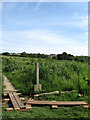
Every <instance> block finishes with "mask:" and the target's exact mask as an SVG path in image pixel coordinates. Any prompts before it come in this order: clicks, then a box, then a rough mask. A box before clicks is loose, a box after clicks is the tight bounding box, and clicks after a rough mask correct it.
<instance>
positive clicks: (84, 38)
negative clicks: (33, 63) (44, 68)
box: [1, 2, 88, 55]
mask: <svg viewBox="0 0 90 120" xmlns="http://www.w3.org/2000/svg"><path fill="white" fill-rule="evenodd" d="M2 36H3V37H2V38H3V39H2V51H1V52H5V51H8V52H23V51H25V52H28V53H44V54H51V53H55V54H59V53H62V52H67V53H70V54H73V55H88V3H87V2H86V3H85V2H72V3H71V2H64V3H63V2H56V3H55V2H20V3H19V2H13V3H12V2H4V3H3V5H2Z"/></svg>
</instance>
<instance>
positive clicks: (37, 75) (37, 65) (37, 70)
mask: <svg viewBox="0 0 90 120" xmlns="http://www.w3.org/2000/svg"><path fill="white" fill-rule="evenodd" d="M36 82H37V83H36V84H37V86H38V85H39V64H38V63H37V64H36Z"/></svg>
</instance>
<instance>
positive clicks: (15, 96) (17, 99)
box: [13, 93, 25, 109]
mask: <svg viewBox="0 0 90 120" xmlns="http://www.w3.org/2000/svg"><path fill="white" fill-rule="evenodd" d="M13 96H14V98H15V100H16V101H17V103H18V105H19V107H20V108H21V109H23V108H25V106H24V104H23V103H22V101H21V100H20V98H19V96H18V95H17V94H16V93H13Z"/></svg>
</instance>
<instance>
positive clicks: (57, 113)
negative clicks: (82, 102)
mask: <svg viewBox="0 0 90 120" xmlns="http://www.w3.org/2000/svg"><path fill="white" fill-rule="evenodd" d="M10 118H15V120H16V119H19V118H21V119H30V118H33V119H34V118H35V119H40V118H42V119H43V118H48V119H49V118H53V119H54V118H59V119H60V118H66V119H70V118H83V119H84V118H88V109H86V108H83V107H82V106H74V107H59V108H58V109H50V107H49V106H46V107H36V106H33V108H32V110H30V111H27V112H20V111H13V112H9V114H7V112H5V111H3V120H7V119H8V120H9V119H10Z"/></svg>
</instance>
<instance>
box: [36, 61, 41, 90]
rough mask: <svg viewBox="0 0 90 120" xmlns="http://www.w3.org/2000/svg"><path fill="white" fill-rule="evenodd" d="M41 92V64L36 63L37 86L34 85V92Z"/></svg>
mask: <svg viewBox="0 0 90 120" xmlns="http://www.w3.org/2000/svg"><path fill="white" fill-rule="evenodd" d="M39 90H41V84H39V63H36V85H34V91H39Z"/></svg>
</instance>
